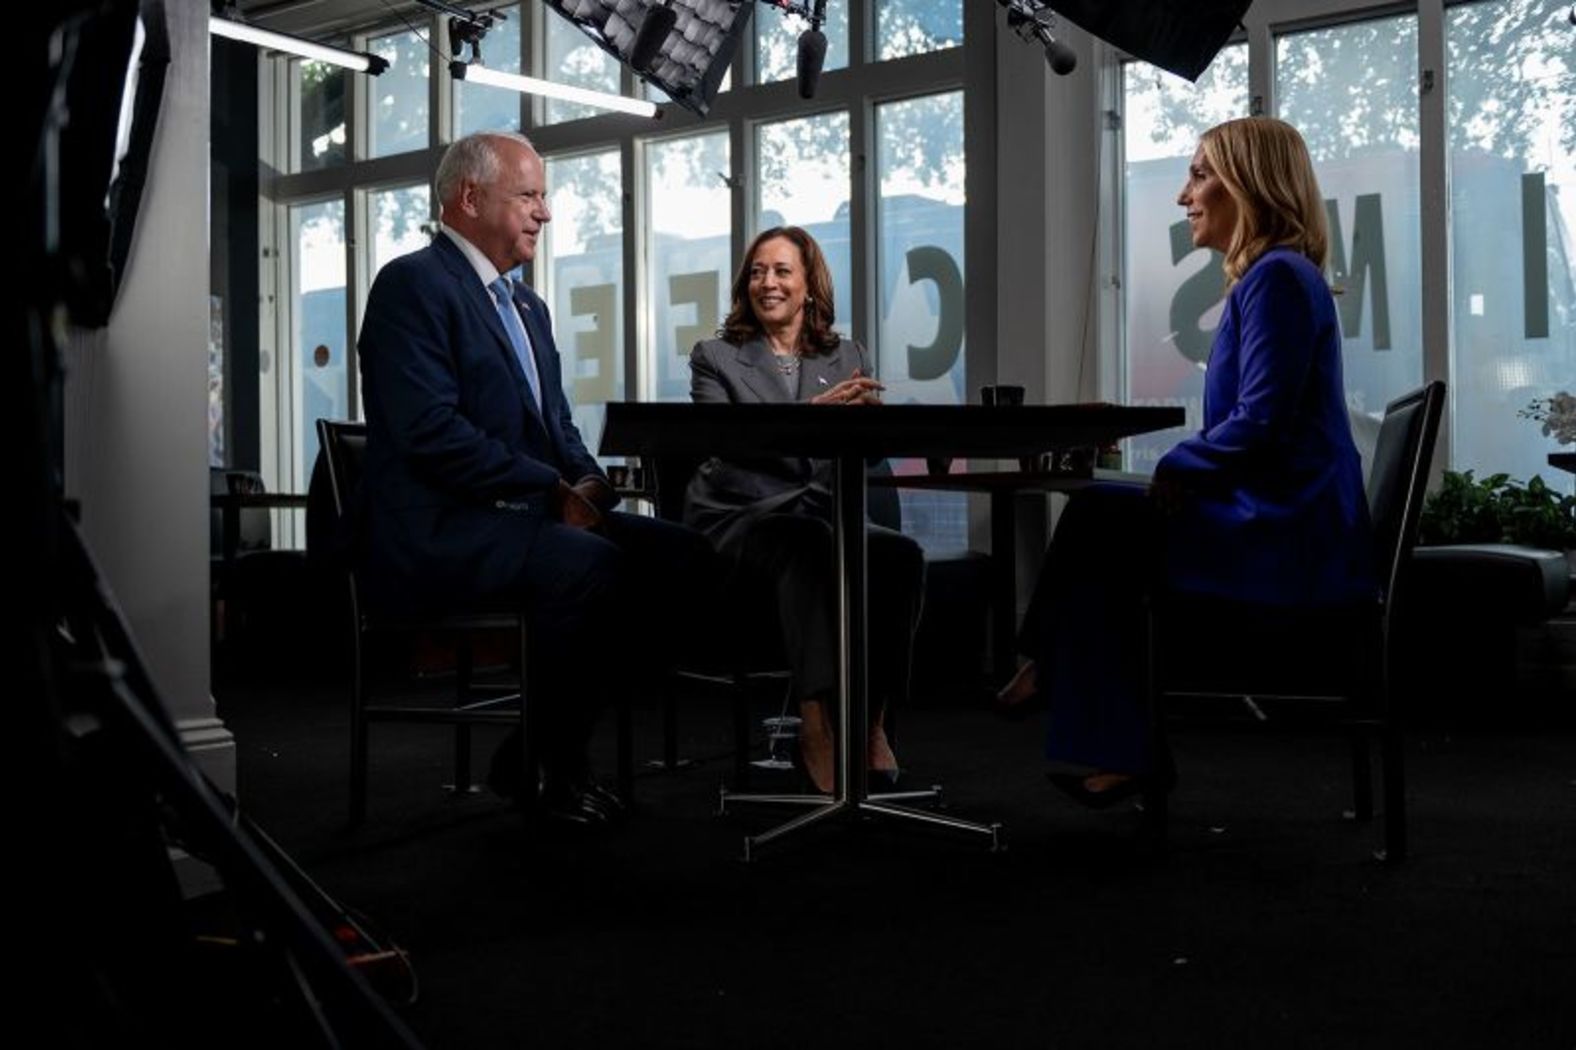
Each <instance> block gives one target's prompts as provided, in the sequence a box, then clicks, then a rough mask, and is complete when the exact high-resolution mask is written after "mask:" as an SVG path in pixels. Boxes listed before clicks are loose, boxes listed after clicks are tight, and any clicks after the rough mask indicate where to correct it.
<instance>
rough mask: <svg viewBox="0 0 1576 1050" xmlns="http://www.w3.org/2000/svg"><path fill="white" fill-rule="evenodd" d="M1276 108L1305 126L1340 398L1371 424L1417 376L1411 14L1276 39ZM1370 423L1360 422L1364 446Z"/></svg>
mask: <svg viewBox="0 0 1576 1050" xmlns="http://www.w3.org/2000/svg"><path fill="white" fill-rule="evenodd" d="M1275 56H1276V57H1275V63H1276V85H1275V93H1276V98H1278V99H1279V100H1280V115H1281V116H1282V117H1283V118H1284V119H1285V120H1287V121H1289V122H1290V123H1292V124H1293V125H1295V126H1296V127H1297V129H1298V130H1299V131H1301V132H1302V134H1303V137H1304V138H1305V139H1306V140H1307V142H1308V150H1309V152H1310V153H1311V154H1312V155H1313V164H1314V168H1315V170H1316V171H1317V173H1318V176H1319V187H1320V189H1321V190H1323V192H1324V200H1325V208H1326V210H1327V212H1328V214H1329V216H1330V267H1329V272H1330V278H1331V283H1332V284H1333V286H1334V287H1335V288H1336V289H1337V291H1338V293H1339V294H1338V295H1337V296H1336V300H1335V302H1336V307H1337V309H1338V310H1339V311H1340V315H1341V341H1342V349H1343V361H1342V365H1343V370H1344V373H1345V380H1346V401H1347V405H1348V406H1349V407H1350V409H1351V411H1352V413H1353V414H1354V416H1367V417H1370V419H1377V417H1378V414H1380V413H1382V412H1383V411H1384V406H1385V404H1386V402H1388V401H1389V400H1390V399H1391V398H1394V397H1395V396H1397V395H1398V394H1403V393H1405V392H1406V391H1408V390H1411V389H1413V388H1415V387H1417V386H1418V385H1419V384H1421V383H1422V380H1423V333H1422V325H1421V318H1422V273H1421V267H1420V266H1419V259H1418V256H1419V251H1418V238H1419V224H1418V219H1419V214H1420V209H1421V200H1420V198H1419V192H1418V188H1419V180H1418V125H1417V108H1418V107H1417V87H1416V85H1417V16H1416V15H1403V16H1398V17H1395V18H1381V19H1374V20H1372V21H1367V22H1356V23H1351V24H1348V25H1341V26H1334V27H1331V28H1327V29H1315V30H1311V31H1309V32H1305V33H1293V34H1290V35H1287V36H1282V37H1280V38H1278V39H1277V40H1276V47H1275ZM1370 432H1371V429H1370V428H1368V427H1363V426H1359V427H1358V428H1357V438H1358V444H1359V447H1360V448H1362V447H1364V446H1365V445H1367V444H1368V443H1369V440H1368V439H1367V436H1366V435H1367V434H1369V433H1370Z"/></svg>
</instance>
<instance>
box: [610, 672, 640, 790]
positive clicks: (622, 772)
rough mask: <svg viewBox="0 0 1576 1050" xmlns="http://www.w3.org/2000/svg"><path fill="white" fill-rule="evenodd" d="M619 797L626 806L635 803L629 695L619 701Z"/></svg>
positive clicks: (632, 736) (632, 724)
mask: <svg viewBox="0 0 1576 1050" xmlns="http://www.w3.org/2000/svg"><path fill="white" fill-rule="evenodd" d="M615 713H616V715H617V717H618V795H619V797H620V798H622V799H623V800H624V803H625V805H634V802H635V728H634V715H633V713H632V712H631V710H630V704H629V699H628V696H627V694H626V695H625V696H624V697H622V698H621V699H620V700H619V701H618V710H617V711H616V712H615Z"/></svg>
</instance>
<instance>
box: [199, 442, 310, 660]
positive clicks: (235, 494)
mask: <svg viewBox="0 0 1576 1050" xmlns="http://www.w3.org/2000/svg"><path fill="white" fill-rule="evenodd" d="M208 492H209V497H210V500H209V543H208V589H209V613H210V615H209V628H210V637H211V638H212V641H213V642H214V644H215V645H216V646H217V645H219V644H220V643H233V642H237V641H242V640H246V639H248V636H249V635H250V636H252V637H250V639H249V640H250V641H251V642H253V643H256V644H254V645H253V646H252V648H253V649H255V650H258V651H266V650H267V649H268V648H270V643H276V642H280V639H278V638H273V637H268V636H267V635H268V631H269V629H272V630H273V632H274V634H278V633H279V631H280V628H281V627H282V626H283V625H284V624H285V623H288V622H289V621H290V619H291V616H292V615H293V614H292V612H291V609H292V607H293V606H294V605H295V603H296V602H297V600H298V598H299V595H300V593H301V590H302V588H303V587H304V586H305V576H306V555H305V553H304V552H302V551H299V550H289V549H281V548H275V547H274V538H273V524H272V518H273V514H274V511H275V509H276V508H289V507H294V506H298V505H299V502H298V498H297V497H292V496H279V495H277V494H270V493H269V492H268V489H267V486H266V485H265V484H264V482H263V477H262V475H261V474H259V473H257V472H256V471H252V470H232V469H225V468H219V467H214V468H211V469H210V470H209V471H208ZM241 500H245V501H247V502H246V505H245V506H242V505H239V501H241ZM259 635H262V636H263V637H258V636H259ZM300 641H301V639H300V638H295V637H292V638H291V639H290V640H289V642H287V643H281V644H289V645H298V644H299V643H300Z"/></svg>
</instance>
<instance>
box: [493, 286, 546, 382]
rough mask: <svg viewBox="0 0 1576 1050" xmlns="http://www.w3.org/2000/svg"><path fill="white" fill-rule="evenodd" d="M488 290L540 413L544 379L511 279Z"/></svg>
mask: <svg viewBox="0 0 1576 1050" xmlns="http://www.w3.org/2000/svg"><path fill="white" fill-rule="evenodd" d="M487 287H488V289H489V290H491V291H492V293H493V302H494V303H496V304H497V306H498V317H499V318H500V319H501V320H502V321H503V330H504V331H505V332H508V333H509V344H510V345H511V346H513V347H514V356H515V357H518V358H519V359H520V367H521V368H522V369H524V371H525V383H526V385H527V386H529V387H530V388H531V397H532V399H533V400H535V401H536V407H537V409H538V411H540V409H541V407H542V377H541V376H540V375H538V374H537V371H536V358H535V357H534V356H533V355H532V353H531V344H530V342H529V341H528V340H527V339H526V337H525V323H524V322H523V321H521V320H520V311H519V310H517V309H515V306H514V296H513V295H512V294H511V293H510V289H509V278H507V277H500V278H498V279H497V280H496V281H494V282H493V283H492V284H489V285H488V286H487Z"/></svg>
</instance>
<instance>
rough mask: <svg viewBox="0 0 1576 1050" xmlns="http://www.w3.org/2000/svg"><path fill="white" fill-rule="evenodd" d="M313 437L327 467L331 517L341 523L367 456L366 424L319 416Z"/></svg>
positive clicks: (357, 486) (354, 492) (347, 513)
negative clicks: (332, 509)
mask: <svg viewBox="0 0 1576 1050" xmlns="http://www.w3.org/2000/svg"><path fill="white" fill-rule="evenodd" d="M317 440H318V445H319V447H321V448H322V450H323V456H324V465H325V466H327V467H328V481H329V488H330V491H332V492H333V494H334V517H335V519H336V522H337V523H339V524H340V525H343V523H344V521H345V518H346V517H347V516H348V515H349V514H350V508H351V506H352V502H353V501H354V499H355V495H356V490H357V489H359V488H360V487H361V470H362V465H363V464H364V463H365V461H366V458H367V425H366V424H365V423H352V422H350V421H348V420H341V419H319V420H318V421H317Z"/></svg>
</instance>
